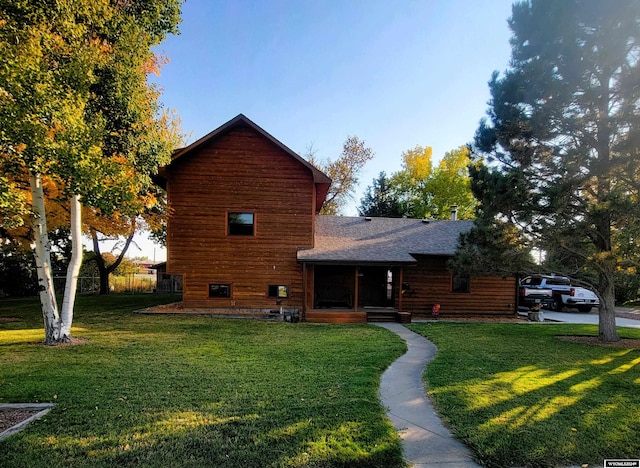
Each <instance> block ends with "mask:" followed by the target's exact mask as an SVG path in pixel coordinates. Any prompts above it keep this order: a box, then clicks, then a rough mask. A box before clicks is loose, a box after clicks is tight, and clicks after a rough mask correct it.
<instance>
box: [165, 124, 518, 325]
mask: <svg viewBox="0 0 640 468" xmlns="http://www.w3.org/2000/svg"><path fill="white" fill-rule="evenodd" d="M156 182H157V183H158V184H159V185H160V186H161V187H163V188H164V189H165V190H166V191H167V199H168V205H169V216H168V223H167V273H169V274H175V275H182V288H183V289H182V291H183V306H184V308H185V309H186V310H196V311H202V312H206V313H211V314H220V315H225V316H227V315H228V316H245V315H249V316H256V315H257V316H276V315H281V316H284V317H287V318H293V319H300V320H306V321H314V322H366V321H368V320H376V319H378V320H381V319H389V320H392V319H404V320H409V319H410V318H411V317H425V316H429V317H430V316H432V314H433V306H434V305H435V304H438V305H439V307H440V311H439V314H440V315H441V316H443V317H444V316H448V317H452V316H456V315H469V314H483V315H486V314H498V315H512V314H514V313H515V310H516V309H515V308H516V303H515V299H516V285H515V279H514V278H496V277H486V278H478V277H468V276H464V275H458V274H456V273H455V272H452V271H450V270H449V269H448V268H447V260H448V258H450V257H451V256H452V255H453V254H454V253H455V249H456V245H457V239H458V236H459V235H460V233H462V232H465V231H467V230H468V229H470V228H471V223H470V222H469V221H435V220H431V221H427V220H415V219H393V218H363V217H339V216H322V215H319V214H318V213H319V211H320V209H321V207H322V204H323V203H324V200H325V197H326V195H327V192H328V190H329V186H330V184H331V180H330V179H329V178H328V177H327V176H326V175H325V174H323V173H322V172H321V171H319V170H318V169H317V168H315V167H314V166H312V165H311V164H309V163H308V162H307V161H305V160H304V159H303V158H301V157H300V156H299V155H297V154H296V153H295V152H293V151H292V150H290V149H289V148H287V147H286V146H285V145H283V144H282V143H281V142H279V141H278V140H276V139H275V138H274V137H272V136H271V135H269V134H268V133H267V132H266V131H264V130H263V129H262V128H260V127H259V126H258V125H256V124H255V123H253V122H252V121H251V120H249V119H248V118H247V117H245V116H244V115H239V116H237V117H235V118H234V119H232V120H230V121H229V122H227V123H225V124H224V125H222V126H221V127H219V128H218V129H216V130H214V131H213V132H211V133H209V134H208V135H206V136H205V137H203V138H201V139H200V140H198V141H196V142H195V143H193V144H191V145H190V146H188V147H186V148H183V149H180V150H178V151H176V152H175V153H174V155H173V158H172V161H171V163H170V164H169V165H167V166H165V167H163V168H162V169H161V170H160V172H159V174H158V177H157V178H156ZM205 309H206V310H205Z"/></svg>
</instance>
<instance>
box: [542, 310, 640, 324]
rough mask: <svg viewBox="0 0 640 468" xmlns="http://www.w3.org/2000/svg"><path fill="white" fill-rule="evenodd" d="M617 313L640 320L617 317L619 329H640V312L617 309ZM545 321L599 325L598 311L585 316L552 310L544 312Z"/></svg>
mask: <svg viewBox="0 0 640 468" xmlns="http://www.w3.org/2000/svg"><path fill="white" fill-rule="evenodd" d="M616 312H617V313H620V314H624V315H625V317H629V316H632V317H633V316H634V315H636V316H637V317H638V318H637V319H633V318H625V317H616V325H617V326H619V327H630V328H640V311H638V310H636V309H627V308H623V307H620V308H616ZM543 314H544V319H545V320H550V321H553V322H563V323H586V324H593V325H598V311H597V310H596V311H594V312H590V313H588V314H583V313H581V312H573V311H572V312H555V311H551V310H546V309H544V310H543Z"/></svg>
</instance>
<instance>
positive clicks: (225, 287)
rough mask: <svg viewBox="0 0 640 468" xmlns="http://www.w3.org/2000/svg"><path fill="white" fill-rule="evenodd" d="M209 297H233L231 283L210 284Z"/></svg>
mask: <svg viewBox="0 0 640 468" xmlns="http://www.w3.org/2000/svg"><path fill="white" fill-rule="evenodd" d="M209 297H213V298H220V297H222V298H224V297H231V285H230V284H223V283H212V284H209Z"/></svg>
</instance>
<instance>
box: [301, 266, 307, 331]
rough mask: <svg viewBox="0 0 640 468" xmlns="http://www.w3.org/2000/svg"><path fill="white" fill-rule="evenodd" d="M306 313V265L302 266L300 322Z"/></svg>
mask: <svg viewBox="0 0 640 468" xmlns="http://www.w3.org/2000/svg"><path fill="white" fill-rule="evenodd" d="M306 313H307V263H306V262H305V263H303V264H302V314H301V315H302V317H300V320H301V321H303V322H304V319H305V315H306Z"/></svg>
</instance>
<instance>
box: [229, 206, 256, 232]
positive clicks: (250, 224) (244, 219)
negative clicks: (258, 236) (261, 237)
mask: <svg viewBox="0 0 640 468" xmlns="http://www.w3.org/2000/svg"><path fill="white" fill-rule="evenodd" d="M227 234H229V235H230V236H253V235H255V215H254V213H250V212H241V211H230V212H229V213H228V214H227Z"/></svg>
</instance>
